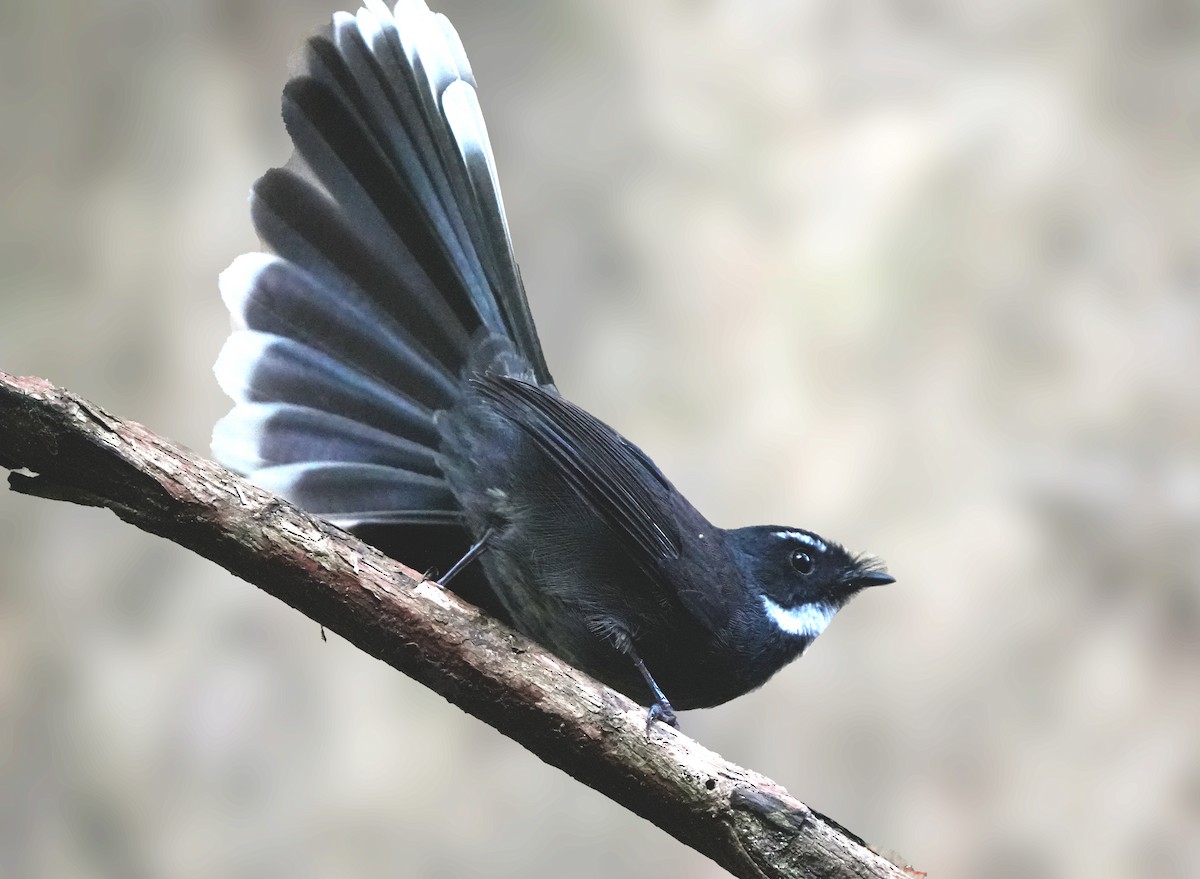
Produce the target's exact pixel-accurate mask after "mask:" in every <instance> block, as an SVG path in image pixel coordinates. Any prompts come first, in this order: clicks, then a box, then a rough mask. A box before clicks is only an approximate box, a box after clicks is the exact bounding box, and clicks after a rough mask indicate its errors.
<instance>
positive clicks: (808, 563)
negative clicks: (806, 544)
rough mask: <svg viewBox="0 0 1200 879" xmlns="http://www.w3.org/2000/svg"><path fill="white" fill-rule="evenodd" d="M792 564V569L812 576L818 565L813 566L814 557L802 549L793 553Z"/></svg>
mask: <svg viewBox="0 0 1200 879" xmlns="http://www.w3.org/2000/svg"><path fill="white" fill-rule="evenodd" d="M791 563H792V567H793V568H795V569H796V572H797V573H800V574H811V573H812V572H813V568H815V567H816V565H815V564H813V560H812V556H810V555H809V554H808V553H806V552H805V551H804V550H802V549H797V550H793V551H792V555H791Z"/></svg>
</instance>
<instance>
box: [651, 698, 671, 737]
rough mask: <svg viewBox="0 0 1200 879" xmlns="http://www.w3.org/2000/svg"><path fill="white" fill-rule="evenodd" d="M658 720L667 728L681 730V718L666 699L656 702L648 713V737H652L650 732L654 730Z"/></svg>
mask: <svg viewBox="0 0 1200 879" xmlns="http://www.w3.org/2000/svg"><path fill="white" fill-rule="evenodd" d="M656 720H661V721H662V722H663V723H665V724H666V725H667V726H673V727H675V729H679V718H678V717H676V716H675V710H674V709H673V708H672V707H671V703H670V702H668V701H667V700H666V699H663V700H661V701H658V702H655V703H654V704H653V705H651V706H650V710H649V711H647V712H646V735H650V730H651V729H652V728H653V726H654V721H656Z"/></svg>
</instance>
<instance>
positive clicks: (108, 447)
mask: <svg viewBox="0 0 1200 879" xmlns="http://www.w3.org/2000/svg"><path fill="white" fill-rule="evenodd" d="M0 466H4V467H6V468H8V469H10V470H13V471H21V472H13V473H11V474H10V475H9V485H10V486H11V487H12V488H13V490H15V491H18V492H21V493H23V494H28V495H35V496H38V497H44V498H51V499H54V500H65V501H72V502H74V503H81V504H87V505H89V506H100V507H108V508H109V509H111V510H112V511H113V512H115V513H116V514H117V515H118V516H119V517H120V518H122V519H124V520H125V521H127V522H130V523H132V524H134V525H136V526H137V527H139V528H141V529H143V530H145V531H149V532H151V533H152V534H158V535H161V536H163V537H165V538H167V539H168V540H171V541H173V542H175V543H178V544H180V545H181V546H186V547H187V548H189V549H191V550H193V551H194V552H197V553H199V554H200V555H202V556H204V557H205V558H208V559H212V560H213V561H215V562H216V563H217V564H219V565H221V566H222V567H224V568H227V569H228V570H229V571H231V572H233V573H234V574H236V575H237V576H239V577H242V578H243V579H245V580H248V581H249V582H251V583H254V584H255V585H257V586H259V587H260V588H261V589H263V590H264V591H266V592H268V593H270V594H271V595H274V596H275V597H276V598H279V599H280V600H282V601H284V602H286V603H287V604H289V605H291V606H292V607H294V608H296V609H297V610H299V611H300V612H301V613H303V614H305V615H306V616H308V617H311V618H312V619H313V620H315V621H316V622H318V623H320V624H322V625H323V626H325V627H327V628H329V629H331V630H333V631H334V632H337V633H338V634H339V635H341V636H342V637H344V638H346V639H347V640H348V641H350V642H351V643H353V644H355V645H357V646H358V647H359V648H361V649H362V650H365V651H366V652H367V653H369V654H371V655H372V656H375V657H377V658H378V659H382V660H383V661H384V662H386V663H388V665H391V666H392V667H393V668H395V669H397V670H399V671H401V672H403V673H404V674H406V675H409V676H410V677H412V678H415V679H416V680H418V681H420V682H421V683H423V684H424V685H425V686H427V687H429V688H430V689H432V690H434V691H436V692H437V693H440V694H441V695H442V696H444V697H445V698H447V699H448V700H450V701H451V702H453V703H454V704H456V705H458V706H459V707H460V708H462V709H463V710H464V711H467V712H468V713H470V714H473V715H475V716H476V717H478V718H479V719H480V720H483V721H484V722H485V723H488V724H490V725H491V726H493V727H495V728H496V729H498V730H499V731H500V732H502V733H504V734H505V735H506V736H509V737H510V738H512V739H514V740H516V741H518V742H520V743H521V744H522V745H524V746H525V747H526V748H528V749H529V750H530V751H532V752H533V753H534V754H536V755H537V756H539V757H540V758H542V759H543V760H545V761H546V762H547V763H550V764H551V765H553V766H557V767H559V768H560V769H562V770H563V771H564V772H567V773H569V774H570V775H572V776H574V777H575V778H576V779H578V780H579V781H581V782H583V783H584V784H586V785H588V786H590V787H593V788H595V789H596V790H598V791H600V792H601V793H603V794H605V795H607V796H608V797H611V798H612V799H613V800H615V801H616V802H618V803H620V804H621V805H623V806H625V807H626V808H628V809H631V810H632V811H634V812H636V813H637V814H638V815H641V816H642V817H643V818H646V819H647V820H648V821H651V822H653V823H654V824H657V825H658V826H659V827H661V828H662V829H664V830H666V831H667V832H668V833H670V834H671V835H672V836H674V837H675V838H676V839H678V840H680V841H681V842H683V843H685V844H686V845H689V846H691V847H692V848H694V849H696V850H697V851H699V852H702V853H703V854H705V855H707V856H708V857H710V858H712V859H713V860H715V861H716V862H717V863H719V864H721V865H722V866H723V867H725V868H726V869H727V870H729V871H730V872H732V873H734V874H735V875H737V876H743V877H755V879H761V877H772V879H774V877H801V876H806V877H812V876H821V877H858V879H863V877H901V876H906V875H912V871H910V870H907V869H902V868H900V867H897V866H895V865H894V864H892V863H891V862H889V861H888V860H886V859H884V858H882V857H880V856H879V855H877V854H875V853H873V852H872V851H870V850H869V849H868V848H867V847H866V846H865V845H864V844H863V842H862V841H861V840H859V839H858V838H856V837H854V836H853V835H852V834H850V833H848V832H847V831H845V830H844V829H843V828H841V827H839V826H838V825H837V824H836V823H834V822H832V821H830V820H829V819H827V818H825V817H824V816H822V815H820V814H819V813H817V812H814V811H812V810H811V809H809V808H808V807H807V806H805V805H804V804H803V803H801V802H799V801H798V800H796V799H794V798H792V797H791V796H789V795H788V793H787V791H785V790H784V789H783V788H782V787H780V786H779V785H777V784H775V783H774V782H772V781H771V780H769V779H767V778H764V777H763V776H761V775H758V774H756V773H753V772H751V771H749V770H746V769H742V768H741V767H739V766H735V765H733V764H731V763H727V762H725V761H724V760H722V759H721V758H720V757H719V756H718V755H717V754H714V753H713V752H711V751H709V750H707V749H705V748H703V747H702V746H700V745H699V744H697V743H696V742H694V741H692V740H691V739H689V738H687V737H686V736H683V735H681V734H680V733H678V732H676V731H674V730H672V729H669V728H667V727H665V726H663V725H662V724H655V725H654V728H653V729H652V731H651V733H650V735H649V736H648V735H647V732H646V713H645V709H644V708H641V707H640V706H638V705H635V704H634V703H633V702H632V701H630V700H629V699H627V698H625V697H624V696H622V695H620V694H618V693H616V692H614V691H613V690H610V689H608V688H607V687H605V686H603V685H601V684H598V683H597V682H595V681H593V680H592V679H591V678H589V677H587V676H586V675H584V674H583V673H582V672H579V671H577V670H575V669H574V668H572V667H570V666H569V665H567V664H566V663H564V662H562V661H560V660H558V659H557V658H555V657H554V656H552V655H551V654H549V653H547V652H546V651H545V650H543V649H542V648H540V647H539V646H537V645H536V644H534V643H533V642H531V641H529V640H527V639H526V638H524V637H522V636H521V635H519V634H517V633H515V632H513V631H512V630H510V629H508V628H507V627H505V626H503V625H502V624H500V623H498V622H496V621H495V620H492V619H491V618H489V617H487V616H486V615H484V614H483V613H482V612H480V611H479V610H477V609H475V608H474V607H471V606H470V605H467V604H465V603H463V602H462V601H460V600H459V599H458V598H456V597H455V596H454V595H453V594H451V593H449V592H445V591H443V590H442V589H441V588H440V587H438V586H436V585H435V584H433V583H429V582H424V583H422V582H420V581H419V576H418V575H417V574H416V573H415V572H413V571H411V570H409V569H408V568H406V567H404V566H403V565H400V564H398V563H396V562H394V561H392V560H391V559H389V558H387V557H386V556H384V555H383V554H382V553H380V552H378V551H377V550H375V549H374V548H372V547H370V546H367V545H366V544H364V543H362V542H360V541H359V540H357V539H356V538H354V537H353V536H351V535H349V534H347V533H345V532H343V531H341V530H339V529H338V528H335V527H333V526H331V525H329V524H327V523H325V522H322V521H320V520H319V519H316V518H314V517H312V516H310V515H308V514H306V513H304V512H302V511H300V510H298V509H296V508H295V507H293V506H291V505H290V504H288V503H286V502H285V501H282V500H280V499H279V498H277V497H275V496H273V495H271V494H269V493H267V492H265V491H263V490H262V489H259V488H256V487H254V486H252V485H250V484H249V483H247V482H245V481H243V480H242V479H241V478H239V477H238V476H236V475H235V474H233V473H231V472H229V471H228V470H226V469H224V468H223V467H221V466H219V465H217V464H215V463H213V462H212V461H208V460H206V459H204V458H201V457H199V456H197V455H194V454H192V453H191V452H188V451H187V450H185V449H182V448H180V447H178V446H176V445H173V444H172V443H169V442H167V441H166V440H163V439H161V438H159V437H157V436H155V435H154V434H153V433H151V432H150V431H149V430H147V429H146V428H145V427H143V426H142V425H140V424H137V423H135V422H131V421H123V420H121V419H119V418H116V417H114V416H112V415H109V414H108V413H107V412H105V411H104V410H103V409H101V408H99V407H98V406H96V405H94V404H92V403H89V402H87V401H86V400H82V399H80V398H79V397H76V396H74V395H73V394H70V393H68V392H66V391H64V390H61V389H59V388H56V387H54V386H53V385H51V384H49V383H48V382H46V381H44V380H43V379H39V378H14V377H12V376H9V375H6V374H5V373H2V372H0ZM30 474H33V475H30Z"/></svg>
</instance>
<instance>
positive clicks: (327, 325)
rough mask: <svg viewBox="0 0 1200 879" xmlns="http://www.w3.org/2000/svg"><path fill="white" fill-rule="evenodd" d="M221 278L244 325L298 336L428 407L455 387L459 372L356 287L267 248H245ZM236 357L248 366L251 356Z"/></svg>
mask: <svg viewBox="0 0 1200 879" xmlns="http://www.w3.org/2000/svg"><path fill="white" fill-rule="evenodd" d="M219 283H220V288H221V297H222V299H224V301H225V305H226V307H227V308H228V309H229V311H230V313H231V314H232V316H233V318H234V322H235V325H236V326H237V327H238V328H239V329H248V330H256V331H259V332H262V333H268V334H270V335H273V336H279V337H282V338H286V339H291V340H293V341H296V342H301V343H303V344H304V345H306V346H308V347H310V348H313V349H316V350H317V351H320V352H322V353H324V354H326V355H327V356H328V357H330V358H332V359H334V360H337V361H339V362H340V363H341V364H343V365H344V366H345V367H347V368H349V369H353V370H354V371H356V372H358V373H361V374H363V375H365V376H369V377H371V378H373V379H375V380H376V381H377V382H380V383H383V384H387V385H389V386H391V387H392V388H402V389H404V390H403V391H402V392H397V393H403V395H404V396H407V397H410V398H412V399H413V401H414V402H416V403H419V404H421V405H423V406H425V407H427V408H429V409H437V408H441V407H444V406H446V405H447V404H448V403H450V402H451V401H453V400H454V397H455V395H456V394H457V393H458V381H459V379H458V376H457V375H455V374H454V373H453V372H451V371H450V369H449V368H447V367H445V366H443V365H442V364H441V363H440V362H438V361H436V360H434V359H432V358H430V357H429V356H428V354H427V353H426V352H425V351H424V349H423V347H422V346H421V345H420V343H419V342H418V341H417V340H416V339H415V338H413V335H412V333H411V332H409V331H408V330H407V329H405V328H404V326H403V325H401V324H400V323H399V322H398V321H397V319H396V318H395V316H393V315H391V314H389V313H387V312H385V311H383V310H382V309H381V308H380V307H379V305H378V304H377V303H376V302H375V301H374V300H372V299H370V298H369V297H367V296H366V295H365V294H363V293H362V292H361V291H360V290H359V289H358V288H356V287H353V286H351V285H345V286H343V287H341V288H340V289H339V288H337V287H331V286H330V284H329V283H328V282H327V281H325V282H323V281H321V280H320V279H318V278H316V277H314V276H313V275H310V274H309V273H308V272H306V271H304V270H303V269H301V268H299V267H298V266H296V265H295V264H294V263H290V262H287V261H286V260H283V259H280V258H279V257H277V256H271V255H269V254H264V253H244V254H242V255H241V256H239V257H238V258H237V259H235V260H234V261H233V263H232V264H231V265H230V266H229V268H227V269H226V270H225V271H224V272H222V273H221V277H220V282H219ZM238 365H242V366H245V367H246V368H247V369H249V368H252V367H253V360H252V359H251V358H246V359H243V360H240V361H238ZM243 378H245V377H244V376H243ZM250 378H251V383H252V380H253V377H252V376H251V377H250ZM260 390H262V391H264V392H265V389H260Z"/></svg>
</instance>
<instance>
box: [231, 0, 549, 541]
mask: <svg viewBox="0 0 1200 879" xmlns="http://www.w3.org/2000/svg"><path fill="white" fill-rule="evenodd" d="M283 119H284V123H285V125H286V126H287V130H288V133H289V134H290V136H291V139H292V142H293V144H294V146H295V152H294V154H293V155H292V158H291V159H290V160H289V162H288V163H287V165H286V166H285V167H283V168H276V169H273V170H271V171H268V172H267V173H266V174H265V175H263V177H262V178H260V179H259V180H258V182H257V183H256V184H255V185H254V188H253V192H252V195H251V211H252V216H253V219H254V225H255V228H256V229H257V231H258V233H259V236H260V238H261V239H262V242H263V245H264V247H265V248H266V250H267V251H268V252H267V253H251V254H244V255H242V256H240V257H238V258H237V259H236V260H234V262H233V264H232V265H231V266H230V267H229V269H227V270H226V271H225V272H224V273H223V274H222V275H221V283H220V287H221V293H222V296H223V298H224V300H225V303H226V304H227V306H228V307H229V310H230V312H231V313H232V315H233V319H234V332H233V334H232V335H231V336H230V338H229V340H228V342H227V343H226V345H225V347H224V349H223V350H222V352H221V355H220V357H219V358H218V361H217V365H216V373H217V377H218V380H219V381H220V383H221V387H222V388H223V389H224V390H225V391H226V393H228V394H229V395H230V396H231V397H232V398H233V400H234V404H235V405H234V408H233V410H232V411H231V412H230V413H229V414H228V415H227V416H225V418H223V419H222V420H221V421H220V422H219V423H218V424H217V426H216V429H215V431H214V434H213V452H214V454H215V455H216V457H217V458H218V460H220V461H222V462H224V463H225V464H227V465H229V466H230V467H232V468H234V469H236V470H238V471H240V472H242V473H245V474H247V475H248V476H249V477H250V478H251V479H253V480H254V481H255V482H257V483H259V484H261V485H263V486H265V487H269V488H271V489H273V490H275V491H276V492H278V493H280V494H282V495H284V496H285V497H287V498H288V499H290V500H292V501H293V502H295V503H298V504H299V505H301V506H303V507H305V508H306V509H308V510H310V511H312V512H314V513H317V514H319V515H322V516H324V517H326V518H328V519H330V520H331V521H334V522H336V523H338V524H341V525H343V526H346V527H365V526H387V527H393V526H413V530H412V533H417V532H418V531H421V532H422V533H424V534H426V535H429V534H432V533H433V532H431V531H430V530H429V528H428V527H426V526H436V527H441V528H446V527H447V526H453V527H454V528H455V529H456V530H455V532H454V533H455V539H458V538H459V537H461V535H460V534H459V533H458V530H457V529H458V527H459V526H460V524H461V511H460V510H459V508H458V505H457V503H456V501H455V499H454V496H453V494H452V493H451V491H450V489H449V486H448V485H447V483H446V480H445V478H444V476H443V474H442V472H441V470H440V469H439V467H438V458H437V452H436V450H437V443H438V435H437V431H436V430H435V429H434V423H433V418H434V414H435V413H436V412H437V411H439V410H441V409H444V408H447V407H449V406H451V405H452V404H453V403H454V401H455V400H456V399H457V397H458V395H459V394H460V393H461V384H460V382H461V376H462V373H463V369H464V367H465V366H466V365H467V364H468V363H469V362H473V361H474V360H477V359H478V358H479V356H480V354H479V352H480V348H481V341H480V340H481V339H484V340H486V339H489V338H492V339H502V340H505V342H503V343H501V347H502V348H504V349H506V350H507V352H508V353H507V355H506V356H507V357H508V358H509V361H512V360H514V359H515V360H517V361H519V364H518V365H519V366H520V367H521V368H523V369H524V370H525V371H526V372H528V373H531V374H532V377H533V378H535V379H536V380H537V381H538V382H539V383H541V384H549V383H550V382H551V378H550V374H549V371H548V370H547V368H546V363H545V359H544V357H543V355H542V351H541V346H540V344H539V342H538V337H537V332H536V330H535V328H534V325H533V320H532V317H531V316H530V313H529V306H528V303H527V301H526V298H525V293H524V289H523V287H522V285H521V280H520V274H519V272H518V270H517V266H516V262H515V260H514V258H513V251H512V242H511V240H510V238H509V233H508V225H507V221H506V220H505V216H504V207H503V202H502V200H501V197H500V187H499V184H498V182H497V179H496V169H495V161H494V159H493V156H492V151H491V146H490V144H489V142H488V137H487V129H486V127H485V125H484V121H483V116H482V113H481V112H480V108H479V101H478V99H477V96H476V92H475V79H474V76H473V74H472V72H471V68H470V65H469V63H468V62H467V59H466V55H465V53H464V51H463V48H462V43H461V42H460V41H459V38H458V35H457V34H456V33H455V31H454V28H453V27H452V26H451V25H450V23H449V21H448V20H447V19H446V18H445V16H443V15H440V14H434V13H432V12H430V11H429V9H428V8H427V7H426V6H425V4H424V3H423V2H419V0H407V2H406V0H401V2H400V3H397V4H396V6H395V8H394V9H388V8H387V7H386V6H385V5H384V4H383V3H381V2H379V0H366V2H365V7H364V8H362V9H360V10H358V12H357V13H356V14H354V15H351V14H349V13H344V12H339V13H337V14H335V15H334V18H333V23H332V25H331V26H330V27H329V28H327V29H326V30H325V32H323V33H321V34H318V35H317V36H314V37H313V38H311V39H310V40H309V41H308V43H307V45H306V46H305V49H304V52H303V55H302V57H301V59H300V62H299V65H298V68H297V69H296V71H295V72H294V75H293V76H292V78H291V79H290V80H289V81H288V83H287V85H286V86H285V88H284V93H283ZM483 347H484V348H486V347H487V343H486V342H485V343H484V345H483ZM514 352H515V357H514ZM373 533H374V534H376V535H377V536H379V535H381V532H379V531H378V529H376V530H375V531H374V532H373ZM396 533H399V532H396ZM396 533H387V534H382V537H384V538H386V537H395V536H396ZM447 533H449V532H447ZM442 536H445V535H439V539H440V537H442ZM434 542H438V541H436V540H435V541H434ZM405 560H406V561H410V559H408V558H406V559H405Z"/></svg>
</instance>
